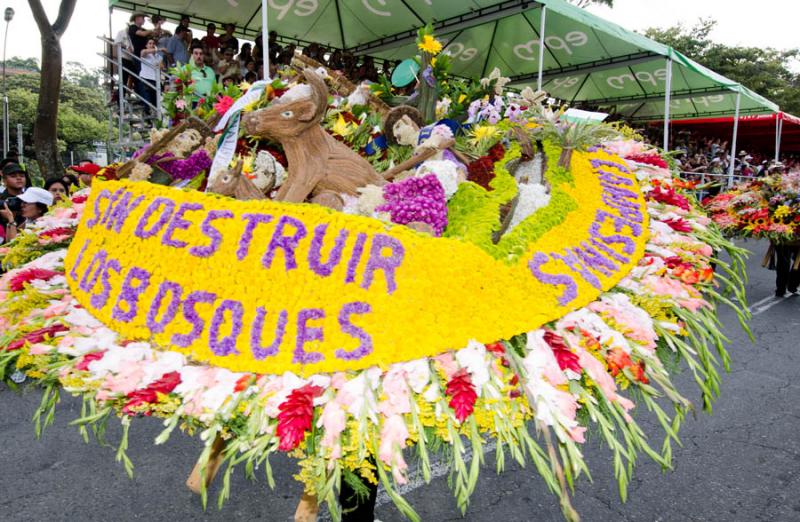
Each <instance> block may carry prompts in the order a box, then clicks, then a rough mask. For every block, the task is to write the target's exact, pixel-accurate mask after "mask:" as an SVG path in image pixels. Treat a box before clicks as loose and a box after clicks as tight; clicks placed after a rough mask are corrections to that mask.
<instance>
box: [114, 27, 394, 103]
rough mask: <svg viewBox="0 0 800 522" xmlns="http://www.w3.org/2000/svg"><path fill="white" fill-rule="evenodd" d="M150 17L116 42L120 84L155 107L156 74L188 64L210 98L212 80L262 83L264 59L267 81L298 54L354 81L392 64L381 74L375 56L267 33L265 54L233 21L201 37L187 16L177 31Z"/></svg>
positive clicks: (200, 88)
mask: <svg viewBox="0 0 800 522" xmlns="http://www.w3.org/2000/svg"><path fill="white" fill-rule="evenodd" d="M147 18H148V16H147V15H146V14H144V13H134V14H133V15H131V17H130V23H129V25H128V27H127V28H126V29H123V30H122V31H120V32H119V33H118V34H117V36H116V37H115V40H114V41H115V43H116V44H119V45H120V46H121V47H122V49H124V52H123V53H122V65H123V74H122V81H123V82H124V83H125V84H126V85H127V86H128V87H129V88H130V89H132V90H134V91H135V92H136V93H137V94H138V95H139V96H140V97H141V98H143V99H144V100H146V101H147V102H148V104H149V106H152V107H156V106H157V103H156V101H157V88H158V87H157V86H158V85H161V86H162V88H164V87H166V82H158V81H157V80H156V78H157V75H160V74H161V73H162V72H163V71H167V70H169V69H170V68H172V67H180V66H185V65H189V66H190V68H191V69H192V79H193V80H194V81H195V92H196V93H197V94H198V95H199V96H203V95H206V94H208V91H210V89H211V85H212V84H213V82H214V81H216V82H218V83H221V84H223V85H225V84H227V83H240V82H242V81H244V82H247V83H253V82H255V81H257V80H263V79H264V78H265V71H264V63H265V58H267V63H268V64H269V71H268V73H269V77H274V76H275V75H276V74H277V72H278V69H280V68H281V67H287V66H289V65H290V64H291V62H292V58H293V57H294V56H295V54H296V53H298V52H300V53H302V54H303V55H305V56H307V57H308V58H312V59H314V60H316V61H317V62H319V63H320V64H322V65H324V66H326V67H329V68H330V69H332V70H336V71H339V72H341V73H342V74H344V75H345V76H346V77H347V78H349V79H350V80H351V81H354V82H356V83H359V82H361V81H365V80H367V81H372V82H376V81H378V75H379V72H383V73H388V71H389V69H390V68H391V67H392V66H393V65H394V64H393V63H390V62H387V63H384V64H383V68H382V71H379V69H378V67H377V66H376V64H375V60H374V59H373V58H372V57H371V56H364V57H363V58H362V57H356V56H355V55H353V54H352V53H348V52H342V51H341V50H338V49H333V50H331V49H328V48H326V47H325V46H324V45H321V44H318V43H310V44H308V45H307V46H305V47H304V48H302V49H300V50H298V47H297V45H296V44H294V43H289V44H286V45H281V44H280V43H279V42H278V35H277V33H276V32H275V31H271V32H270V33H269V35H268V44H267V49H266V52H265V50H264V49H262V38H261V35H260V34H259V35H256V38H255V41H254V43H252V44H251V43H250V42H241V43H240V41H239V39H238V38H237V37H236V36H235V35H234V33H235V32H236V26H235V25H234V24H232V23H228V24H225V25H224V26H223V31H224V32H222V33H218V32H217V26H216V24H214V23H209V24H208V25H207V26H206V32H205V34H204V35H203V36H201V37H199V38H197V37H196V36H199V35H195V34H194V33H193V32H192V29H191V28H190V27H189V23H190V18H189V17H188V16H183V17H181V19H180V22H179V23H178V26H177V27H176V28H175V31H174V33H172V32H170V31H168V30H167V29H165V28H164V27H163V24H164V22H165V18H164V17H163V16H161V15H157V14H154V15H150V16H149V18H150V22H151V23H152V27H146V26H145V24H146V21H147ZM134 57H136V58H138V60H136V59H134ZM131 73H133V74H131ZM136 76H138V78H137V77H136ZM149 106H148V107H146V109H149V108H150V107H149Z"/></svg>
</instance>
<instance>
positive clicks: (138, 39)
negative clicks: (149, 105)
mask: <svg viewBox="0 0 800 522" xmlns="http://www.w3.org/2000/svg"><path fill="white" fill-rule="evenodd" d="M144 19H145V15H144V14H143V13H134V14H132V15H131V24H130V25H129V26H128V37H129V38H130V39H131V45H132V46H133V55H134V56H136V57H137V58H138V57H140V56H141V55H142V50H143V49H144V48H145V47H146V46H147V39H148V38H150V37H151V36H152V33H153V32H152V31H149V30H147V29H145V28H144ZM132 70H133V72H134V73H136V74H139V71H140V65H139V62H138V61H134V63H133V68H132ZM134 83H135V82H134Z"/></svg>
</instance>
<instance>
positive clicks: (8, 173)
mask: <svg viewBox="0 0 800 522" xmlns="http://www.w3.org/2000/svg"><path fill="white" fill-rule="evenodd" d="M28 186H30V182H29V180H28V174H27V173H26V172H25V169H23V168H22V167H21V166H20V164H19V163H7V164H6V165H4V166H3V187H5V190H4V191H3V193H2V194H0V201H2V200H5V199H8V198H13V197H16V196H19V195H20V194H22V193H23V192H25V188H26V187H28Z"/></svg>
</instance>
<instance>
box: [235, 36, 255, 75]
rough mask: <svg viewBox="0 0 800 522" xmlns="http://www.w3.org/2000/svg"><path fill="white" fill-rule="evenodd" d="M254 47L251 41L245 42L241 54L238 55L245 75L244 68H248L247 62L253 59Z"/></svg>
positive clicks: (240, 66)
mask: <svg viewBox="0 0 800 522" xmlns="http://www.w3.org/2000/svg"><path fill="white" fill-rule="evenodd" d="M252 48H253V46H252V45H250V44H249V43H243V44H242V48H241V49H240V51H239V56H237V57H236V58H237V59H238V60H239V68H240V69H241V70H242V74H243V75H244V74H246V73H245V72H244V70H245V69H246V68H247V62H248V61H249V60H252V59H253V55H252V54H251V53H250V50H251V49H252Z"/></svg>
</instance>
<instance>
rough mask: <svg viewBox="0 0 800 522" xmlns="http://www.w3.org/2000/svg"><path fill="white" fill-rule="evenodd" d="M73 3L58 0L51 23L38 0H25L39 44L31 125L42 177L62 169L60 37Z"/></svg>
mask: <svg viewBox="0 0 800 522" xmlns="http://www.w3.org/2000/svg"><path fill="white" fill-rule="evenodd" d="M76 1H77V0H61V4H60V5H59V8H58V16H57V17H56V21H55V23H53V24H50V20H48V18H47V13H45V12H44V9H43V8H42V2H41V0H28V5H30V8H31V13H33V19H34V20H35V21H36V25H37V26H38V28H39V35H40V36H41V41H42V73H41V80H40V82H41V83H40V84H39V105H38V107H37V109H38V110H37V114H36V121H35V123H34V124H33V145H34V147H35V149H36V162H37V163H38V164H39V169H40V170H41V172H42V175H43V176H44V177H45V178H48V177H53V176H57V175H61V173H62V172H63V170H64V167H63V165H62V164H61V157H60V156H59V154H58V98H59V95H60V94H61V41H60V40H61V36H62V35H63V34H64V31H66V30H67V25H69V20H70V18H71V17H72V13H73V11H74V10H75V3H76Z"/></svg>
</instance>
